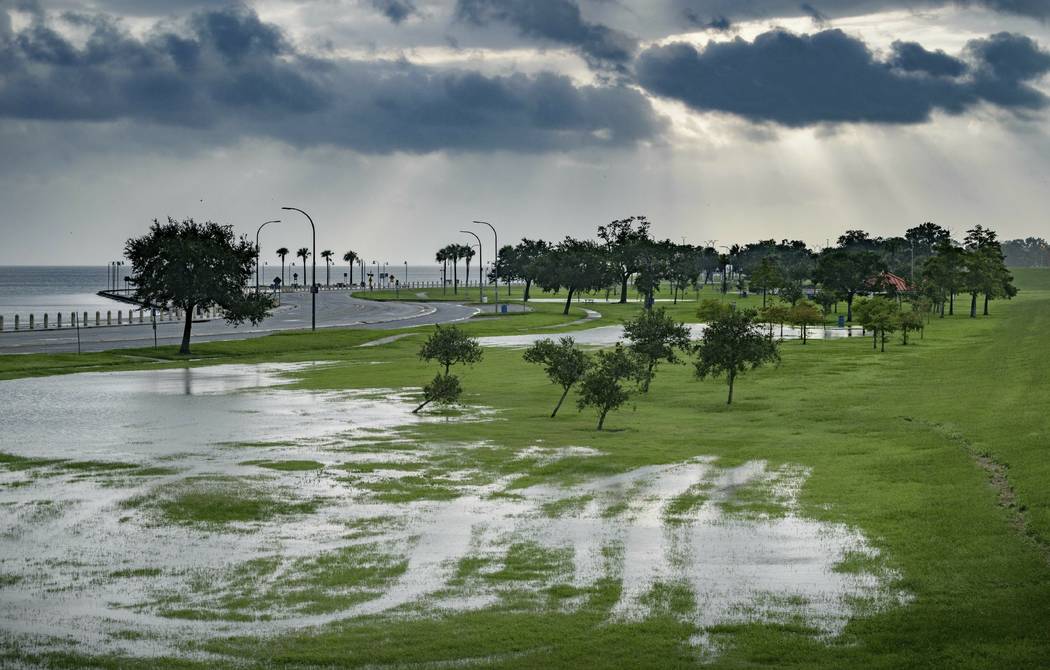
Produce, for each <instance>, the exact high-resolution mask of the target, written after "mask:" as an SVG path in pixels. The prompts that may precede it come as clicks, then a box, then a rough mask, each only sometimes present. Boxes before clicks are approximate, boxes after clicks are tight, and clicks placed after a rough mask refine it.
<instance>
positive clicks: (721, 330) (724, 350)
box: [696, 310, 780, 405]
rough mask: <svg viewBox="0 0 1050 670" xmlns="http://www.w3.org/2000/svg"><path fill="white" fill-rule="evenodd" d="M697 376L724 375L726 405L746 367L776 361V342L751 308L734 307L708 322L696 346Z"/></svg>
mask: <svg viewBox="0 0 1050 670" xmlns="http://www.w3.org/2000/svg"><path fill="white" fill-rule="evenodd" d="M696 356H697V360H696V376H697V377H698V378H699V379H706V378H707V377H710V376H722V375H725V377H726V383H727V384H729V399H728V400H727V401H726V404H727V405H731V404H733V385H734V383H735V382H736V378H737V377H738V376H739V375H741V374H742V373H744V372H746V371H747V370H753V369H755V368H757V367H759V366H762V365H765V364H767V363H779V362H780V352H779V351H778V346H777V344H776V343H775V342H773V341H772V340H769V339H767V338H766V337H765V335H764V334H763V333H762V331H761V329H760V328H759V327H758V326H757V325H756V324H755V312H754V311H753V310H744V311H736V312H732V313H730V314H727V315H726V316H724V317H722V318H720V319H718V320H717V321H714V322H712V323H710V324H708V326H707V329H706V330H705V331H704V336H703V338H702V339H701V340H700V344H699V345H698V346H697V348H696Z"/></svg>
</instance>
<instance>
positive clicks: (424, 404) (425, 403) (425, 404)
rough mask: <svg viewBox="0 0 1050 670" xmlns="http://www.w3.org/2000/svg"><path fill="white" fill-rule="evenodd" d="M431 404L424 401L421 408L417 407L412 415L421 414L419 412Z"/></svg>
mask: <svg viewBox="0 0 1050 670" xmlns="http://www.w3.org/2000/svg"><path fill="white" fill-rule="evenodd" d="M429 404H430V401H429V400H424V401H423V404H422V405H420V406H419V407H417V408H415V409H414V410H412V413H413V414H419V410H421V409H423V408H424V407H426V406H427V405H429Z"/></svg>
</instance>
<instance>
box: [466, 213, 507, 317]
mask: <svg viewBox="0 0 1050 670" xmlns="http://www.w3.org/2000/svg"><path fill="white" fill-rule="evenodd" d="M459 232H461V233H463V234H464V235H471V236H473V237H474V239H475V240H477V241H478V274H479V275H480V274H481V267H482V266H483V265H484V263H483V262H482V261H483V257H482V254H481V238H480V237H478V236H477V235H476V234H475V233H473V232H471V231H469V230H461V231H459ZM467 262H468V263H469V262H470V258H469V257H468V258H467ZM467 271H468V272H469V271H470V267H467ZM484 294H485V282H484V281H482V278H481V277H480V276H479V277H478V302H485V299H484V298H483V297H482V296H484ZM497 311H498V310H497Z"/></svg>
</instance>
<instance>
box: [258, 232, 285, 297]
mask: <svg viewBox="0 0 1050 670" xmlns="http://www.w3.org/2000/svg"><path fill="white" fill-rule="evenodd" d="M280 222H281V220H280V219H274V220H273V221H267V222H266V223H264V224H262V225H261V226H259V229H258V230H256V231H255V292H256V293H258V292H259V253H260V249H259V233H261V232H262V229H263V228H265V227H266V226H268V225H270V224H271V223H280Z"/></svg>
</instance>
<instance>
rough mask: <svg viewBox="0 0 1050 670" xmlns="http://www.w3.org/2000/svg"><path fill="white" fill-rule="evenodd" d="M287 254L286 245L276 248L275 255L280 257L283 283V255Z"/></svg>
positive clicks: (282, 280) (282, 281)
mask: <svg viewBox="0 0 1050 670" xmlns="http://www.w3.org/2000/svg"><path fill="white" fill-rule="evenodd" d="M288 254H289V251H288V247H281V248H280V249H278V250H277V255H278V256H280V257H281V284H282V285H283V284H284V257H285V256H287V255H288Z"/></svg>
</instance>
